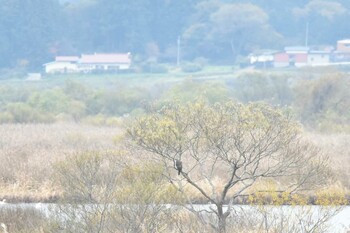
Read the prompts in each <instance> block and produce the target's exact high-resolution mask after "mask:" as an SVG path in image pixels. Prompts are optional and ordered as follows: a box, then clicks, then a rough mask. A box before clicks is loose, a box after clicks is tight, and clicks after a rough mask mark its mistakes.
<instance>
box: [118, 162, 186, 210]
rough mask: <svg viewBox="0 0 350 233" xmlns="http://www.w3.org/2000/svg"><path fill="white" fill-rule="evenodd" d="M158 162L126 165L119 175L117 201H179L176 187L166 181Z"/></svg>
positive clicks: (143, 202)
mask: <svg viewBox="0 0 350 233" xmlns="http://www.w3.org/2000/svg"><path fill="white" fill-rule="evenodd" d="M162 172H163V168H162V166H161V165H159V164H152V163H146V164H143V165H134V166H131V167H126V168H125V169H124V170H123V171H122V173H121V176H120V184H119V191H118V194H117V196H116V198H117V200H118V201H119V202H126V203H135V204H136V203H139V204H151V203H179V202H181V201H182V198H181V196H180V193H179V192H178V191H177V189H176V188H175V187H174V186H172V185H170V184H169V183H167V182H166V180H165V179H164V178H163V176H162Z"/></svg>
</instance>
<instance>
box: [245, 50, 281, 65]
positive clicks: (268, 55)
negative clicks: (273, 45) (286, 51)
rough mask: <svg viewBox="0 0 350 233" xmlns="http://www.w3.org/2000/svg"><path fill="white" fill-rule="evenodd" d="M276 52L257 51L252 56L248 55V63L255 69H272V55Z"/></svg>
mask: <svg viewBox="0 0 350 233" xmlns="http://www.w3.org/2000/svg"><path fill="white" fill-rule="evenodd" d="M275 53H277V51H273V50H262V51H257V52H256V53H254V54H250V55H249V62H250V64H251V65H254V66H255V67H256V68H264V69H265V68H271V67H273V62H274V54H275Z"/></svg>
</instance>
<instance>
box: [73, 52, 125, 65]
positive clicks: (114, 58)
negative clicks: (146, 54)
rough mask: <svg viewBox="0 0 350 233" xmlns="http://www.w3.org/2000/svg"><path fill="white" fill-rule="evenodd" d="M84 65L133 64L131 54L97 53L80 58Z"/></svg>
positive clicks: (83, 55)
mask: <svg viewBox="0 0 350 233" xmlns="http://www.w3.org/2000/svg"><path fill="white" fill-rule="evenodd" d="M79 62H80V63H82V64H92V63H93V64H96V63H101V64H102V63H108V64H111V63H124V64H125V63H126V64H129V63H131V59H130V54H129V53H96V54H82V55H81V58H80V61H79Z"/></svg>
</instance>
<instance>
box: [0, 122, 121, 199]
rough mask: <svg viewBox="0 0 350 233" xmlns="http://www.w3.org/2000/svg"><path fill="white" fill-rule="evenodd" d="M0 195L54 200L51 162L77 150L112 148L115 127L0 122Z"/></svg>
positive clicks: (57, 191)
mask: <svg viewBox="0 0 350 233" xmlns="http://www.w3.org/2000/svg"><path fill="white" fill-rule="evenodd" d="M0 132H1V133H0V190H1V191H0V198H1V197H4V198H5V197H6V199H9V200H13V201H38V200H46V201H50V200H56V199H57V197H59V196H60V190H59V189H58V187H57V185H56V184H55V183H53V179H52V175H53V174H52V172H53V170H52V164H53V163H55V162H56V161H59V160H62V159H64V158H65V157H66V156H69V155H71V154H77V153H79V152H81V151H87V150H93V151H105V150H106V151H107V150H116V149H117V146H116V145H115V144H114V143H113V137H114V136H115V135H117V134H118V133H120V132H121V131H120V129H118V128H115V127H101V126H100V127H96V126H91V125H85V124H73V123H56V124H4V125H0Z"/></svg>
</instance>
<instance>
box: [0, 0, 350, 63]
mask: <svg viewBox="0 0 350 233" xmlns="http://www.w3.org/2000/svg"><path fill="white" fill-rule="evenodd" d="M0 3H1V4H0V55H1V56H0V67H1V68H22V69H27V70H39V69H40V67H41V64H43V63H44V62H47V61H49V60H51V59H52V58H53V57H54V56H55V55H66V54H68V55H70V54H80V53H89V52H131V53H132V54H133V55H134V59H135V60H138V61H144V60H148V59H153V60H154V59H156V60H157V61H159V62H175V61H176V59H175V58H176V55H177V46H178V44H177V43H178V39H179V38H180V46H181V57H182V59H184V60H194V59H196V58H199V57H201V58H205V59H207V60H209V61H210V62H212V63H216V64H223V63H225V64H232V63H234V62H236V61H237V59H239V58H240V55H243V56H244V55H246V54H248V53H250V52H253V51H255V50H259V49H266V48H270V49H274V48H281V47H282V46H284V45H303V44H304V41H305V32H306V27H307V25H309V44H311V45H334V44H335V41H336V40H337V39H342V38H347V37H349V36H350V35H349V32H348V30H347V29H348V28H349V26H350V21H349V20H347V19H348V17H349V16H350V12H349V8H350V2H349V1H346V0H333V1H330V0H329V1H327V0H312V1H307V0H295V1H280V0H250V1H242V0H240V1H239V0H182V1H175V0H130V1H122V0H98V1H97V0H74V1H73V0H64V1H63V0H60V1H59V0H45V1H40V0H25V1H24V0H0Z"/></svg>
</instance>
